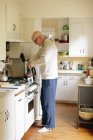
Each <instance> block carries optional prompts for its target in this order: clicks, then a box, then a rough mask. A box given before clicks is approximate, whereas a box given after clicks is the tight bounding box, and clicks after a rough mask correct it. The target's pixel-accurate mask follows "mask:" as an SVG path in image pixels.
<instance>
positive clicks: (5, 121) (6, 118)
mask: <svg viewBox="0 0 93 140" xmlns="http://www.w3.org/2000/svg"><path fill="white" fill-rule="evenodd" d="M6 121H7V113H6V112H5V122H6Z"/></svg>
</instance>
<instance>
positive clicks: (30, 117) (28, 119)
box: [25, 92, 35, 132]
mask: <svg viewBox="0 0 93 140" xmlns="http://www.w3.org/2000/svg"><path fill="white" fill-rule="evenodd" d="M34 96H35V93H34V92H33V93H31V94H30V95H29V96H27V97H26V99H25V132H26V131H27V130H28V129H29V128H30V126H31V125H32V124H33V123H34V122H35V113H34V112H35V111H34Z"/></svg>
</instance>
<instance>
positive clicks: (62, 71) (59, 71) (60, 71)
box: [58, 69, 83, 74]
mask: <svg viewBox="0 0 93 140" xmlns="http://www.w3.org/2000/svg"><path fill="white" fill-rule="evenodd" d="M82 72H83V71H82V70H61V69H59V70H58V73H59V74H60V73H76V74H78V73H80V74H82Z"/></svg>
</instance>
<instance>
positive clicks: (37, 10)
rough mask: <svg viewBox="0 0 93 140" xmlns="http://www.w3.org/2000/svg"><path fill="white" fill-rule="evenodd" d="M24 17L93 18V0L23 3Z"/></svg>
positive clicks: (50, 0) (31, 1) (34, 0)
mask: <svg viewBox="0 0 93 140" xmlns="http://www.w3.org/2000/svg"><path fill="white" fill-rule="evenodd" d="M20 5H21V15H22V16H23V17H92V16H93V0H47V1H45V0H29V1H28V0H26V1H24V0H23V1H21V2H20Z"/></svg>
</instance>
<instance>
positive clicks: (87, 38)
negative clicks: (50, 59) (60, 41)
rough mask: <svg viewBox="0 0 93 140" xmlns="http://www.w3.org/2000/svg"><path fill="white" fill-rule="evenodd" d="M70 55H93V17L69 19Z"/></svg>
mask: <svg viewBox="0 0 93 140" xmlns="http://www.w3.org/2000/svg"><path fill="white" fill-rule="evenodd" d="M69 28H70V30H69V41H70V43H69V56H71V57H93V50H92V46H93V31H92V29H93V18H73V19H69Z"/></svg>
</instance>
